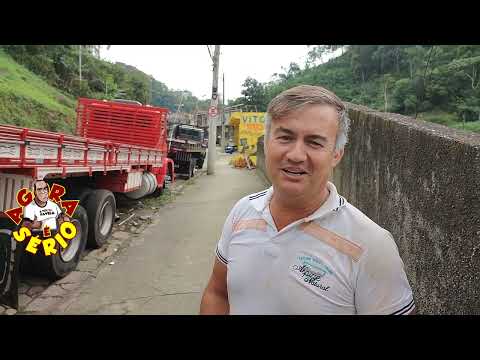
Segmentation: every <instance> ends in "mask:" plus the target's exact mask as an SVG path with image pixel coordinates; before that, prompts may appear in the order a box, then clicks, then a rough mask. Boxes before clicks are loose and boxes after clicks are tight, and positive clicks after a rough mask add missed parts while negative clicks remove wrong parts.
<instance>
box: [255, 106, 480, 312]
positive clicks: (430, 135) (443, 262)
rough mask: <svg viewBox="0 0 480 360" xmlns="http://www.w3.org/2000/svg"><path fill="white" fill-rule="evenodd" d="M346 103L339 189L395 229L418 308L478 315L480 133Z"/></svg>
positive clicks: (261, 166) (336, 176)
mask: <svg viewBox="0 0 480 360" xmlns="http://www.w3.org/2000/svg"><path fill="white" fill-rule="evenodd" d="M347 106H348V109H349V110H348V111H349V115H350V118H351V119H352V127H351V135H350V141H349V144H348V145H347V147H346V149H345V156H344V158H343V160H342V162H341V164H340V165H339V166H338V168H337V169H336V170H335V171H334V174H333V182H334V183H335V185H336V186H337V188H338V190H339V192H340V193H341V194H342V195H344V196H345V197H346V198H347V199H348V201H349V202H350V203H352V204H353V205H355V206H356V207H358V208H359V209H360V210H362V211H363V212H364V213H365V214H367V215H368V216H369V217H370V218H371V219H372V220H374V221H375V222H377V223H378V224H379V225H381V226H382V227H384V228H386V229H387V230H389V231H390V232H391V233H392V234H393V236H394V238H395V241H396V243H397V245H398V248H399V251H400V255H401V257H402V259H403V261H404V263H405V267H406V271H407V275H408V278H409V280H410V284H411V285H412V288H413V292H414V297H415V301H416V304H417V312H418V313H420V314H480V134H473V133H467V132H461V131H456V130H454V129H449V128H447V127H444V126H441V125H437V124H433V123H427V122H424V121H420V120H415V119H413V118H410V117H406V116H402V115H398V114H389V113H387V114H386V113H380V112H375V111H373V110H370V109H368V108H365V107H362V106H358V105H354V104H347ZM261 146H263V142H262V143H261V144H260V143H259V146H258V149H259V153H258V157H257V162H258V171H259V172H261V173H263V174H264V173H265V172H264V163H265V162H264V158H263V149H260V147H261Z"/></svg>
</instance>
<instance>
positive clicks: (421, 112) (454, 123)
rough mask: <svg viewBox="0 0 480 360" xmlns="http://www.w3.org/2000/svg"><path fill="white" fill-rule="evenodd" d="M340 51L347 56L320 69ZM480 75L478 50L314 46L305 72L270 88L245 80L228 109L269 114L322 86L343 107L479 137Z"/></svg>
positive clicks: (279, 78) (278, 79)
mask: <svg viewBox="0 0 480 360" xmlns="http://www.w3.org/2000/svg"><path fill="white" fill-rule="evenodd" d="M340 49H341V50H342V51H343V54H341V55H340V56H337V57H335V58H333V59H331V60H329V61H328V62H324V63H322V60H323V58H325V56H326V55H328V54H329V53H331V52H333V51H339V50H340ZM319 62H320V63H321V64H319V65H317V64H318V63H319ZM479 70H480V46H479V45H328V46H315V47H312V48H311V51H310V53H309V55H308V57H307V58H306V59H305V63H304V64H303V67H302V66H300V65H299V64H296V63H291V64H290V66H289V67H288V69H284V72H283V73H280V74H273V79H272V80H271V81H269V82H266V83H261V82H259V81H257V80H256V79H252V78H247V79H246V80H245V82H244V84H243V88H244V90H243V91H242V94H243V96H242V97H240V98H238V99H236V100H235V101H233V102H231V103H230V105H234V104H240V103H242V104H246V105H250V106H254V107H256V108H257V109H258V110H259V111H265V110H266V107H267V105H268V103H269V102H270V100H271V99H272V98H273V97H274V96H276V95H277V94H279V93H280V92H281V91H283V90H285V89H287V88H289V87H292V86H295V85H298V84H311V85H321V86H324V87H326V88H328V89H330V90H332V91H334V92H335V93H336V94H337V95H338V96H339V97H340V98H341V99H343V100H344V101H348V102H352V103H356V104H360V105H365V106H368V107H370V108H373V109H376V110H379V111H387V112H395V113H400V114H404V115H409V116H413V117H416V118H419V119H423V120H426V121H432V122H436V123H440V124H443V125H447V126H450V127H454V128H461V129H463V128H464V129H465V130H472V131H480V86H479V85H480V71H479Z"/></svg>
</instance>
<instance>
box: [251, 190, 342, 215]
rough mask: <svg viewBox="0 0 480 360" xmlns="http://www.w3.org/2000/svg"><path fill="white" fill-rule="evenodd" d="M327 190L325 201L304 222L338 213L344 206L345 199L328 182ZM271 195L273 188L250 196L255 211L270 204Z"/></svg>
mask: <svg viewBox="0 0 480 360" xmlns="http://www.w3.org/2000/svg"><path fill="white" fill-rule="evenodd" d="M327 189H328V190H329V191H330V194H329V195H328V198H327V200H326V201H325V202H324V203H323V204H322V206H320V208H318V209H317V210H316V211H315V212H314V213H313V214H312V215H310V216H308V217H307V218H305V221H312V220H315V219H318V218H319V217H321V216H323V215H325V214H326V213H329V212H331V211H338V210H339V209H340V208H341V207H343V206H345V204H346V200H345V198H344V197H343V196H341V195H339V194H338V192H337V188H336V187H335V185H334V184H333V183H331V182H330V181H329V182H327ZM272 195H273V186H270V187H269V188H268V189H267V190H264V191H260V192H258V193H255V194H252V195H250V197H249V200H250V203H251V204H252V206H253V207H254V208H255V210H257V211H258V212H260V213H261V212H263V210H264V209H265V208H266V207H267V206H268V204H269V203H270V199H271V198H272Z"/></svg>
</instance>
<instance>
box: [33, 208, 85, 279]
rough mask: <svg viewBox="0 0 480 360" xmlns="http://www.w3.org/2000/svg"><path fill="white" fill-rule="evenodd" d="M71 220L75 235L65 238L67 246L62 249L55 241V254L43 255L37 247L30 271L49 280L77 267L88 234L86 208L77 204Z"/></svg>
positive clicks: (64, 274)
mask: <svg viewBox="0 0 480 360" xmlns="http://www.w3.org/2000/svg"><path fill="white" fill-rule="evenodd" d="M71 222H72V223H73V224H74V225H75V227H76V228H77V234H76V236H75V237H74V238H73V239H71V240H67V242H68V246H67V248H65V249H63V248H62V247H61V246H60V244H59V243H58V242H57V243H56V245H55V249H56V250H57V253H56V254H55V255H50V256H45V254H43V253H42V252H43V249H39V250H38V251H37V253H36V254H35V255H34V256H33V257H32V258H31V259H32V267H33V270H32V269H31V270H30V271H34V272H35V273H39V274H41V275H44V276H46V277H47V278H49V279H50V280H53V281H55V280H58V279H61V278H63V277H65V276H67V275H68V274H70V272H72V271H73V270H75V269H76V268H77V265H78V263H79V261H80V259H81V256H82V253H83V251H84V250H85V245H86V243H87V235H88V218H87V212H86V210H85V209H84V208H83V207H82V206H81V205H78V207H77V209H76V210H75V213H74V214H73V218H72V220H71Z"/></svg>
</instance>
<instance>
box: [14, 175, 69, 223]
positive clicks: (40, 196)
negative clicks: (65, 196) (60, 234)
mask: <svg viewBox="0 0 480 360" xmlns="http://www.w3.org/2000/svg"><path fill="white" fill-rule="evenodd" d="M33 193H34V195H35V198H34V199H33V201H32V202H31V203H30V204H28V205H27V206H25V208H24V209H23V226H26V227H29V228H30V229H32V230H42V231H43V229H44V228H45V227H46V226H48V228H49V229H50V230H52V231H55V230H57V222H58V225H60V224H61V223H62V222H63V221H69V218H68V216H66V215H65V214H63V213H62V210H61V209H60V207H59V206H58V205H57V204H56V203H54V202H53V201H51V200H49V199H48V194H49V187H48V184H47V183H46V182H45V181H43V180H37V181H35V182H34V183H33Z"/></svg>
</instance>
